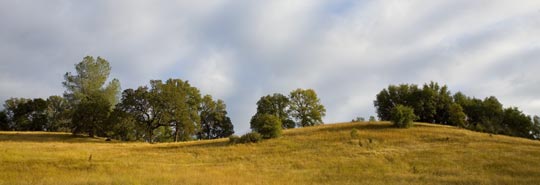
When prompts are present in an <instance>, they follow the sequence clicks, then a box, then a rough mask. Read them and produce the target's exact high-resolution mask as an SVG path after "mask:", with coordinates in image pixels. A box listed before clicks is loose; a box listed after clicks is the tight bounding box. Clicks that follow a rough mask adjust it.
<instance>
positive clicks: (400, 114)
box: [391, 105, 417, 128]
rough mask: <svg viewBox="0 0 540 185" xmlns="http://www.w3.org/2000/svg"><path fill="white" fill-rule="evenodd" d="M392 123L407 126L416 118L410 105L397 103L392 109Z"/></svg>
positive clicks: (401, 126)
mask: <svg viewBox="0 0 540 185" xmlns="http://www.w3.org/2000/svg"><path fill="white" fill-rule="evenodd" d="M391 116H392V119H391V121H392V123H393V124H394V126H396V127H398V128H409V127H411V126H412V124H413V121H414V120H415V119H416V118H417V117H416V115H414V110H413V108H411V107H407V106H403V105H397V106H395V107H394V108H393V109H392V115H391Z"/></svg>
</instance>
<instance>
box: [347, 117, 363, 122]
mask: <svg viewBox="0 0 540 185" xmlns="http://www.w3.org/2000/svg"><path fill="white" fill-rule="evenodd" d="M364 121H366V118H364V117H356V118H354V119H353V120H351V122H364Z"/></svg>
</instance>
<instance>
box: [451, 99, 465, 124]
mask: <svg viewBox="0 0 540 185" xmlns="http://www.w3.org/2000/svg"><path fill="white" fill-rule="evenodd" d="M448 111H449V112H448V114H449V115H450V117H449V121H450V124H451V125H457V126H459V127H462V128H467V127H468V126H469V125H468V124H467V120H466V119H467V115H465V113H464V112H463V108H462V107H461V105H459V104H457V103H453V104H452V105H450V108H449V110H448Z"/></svg>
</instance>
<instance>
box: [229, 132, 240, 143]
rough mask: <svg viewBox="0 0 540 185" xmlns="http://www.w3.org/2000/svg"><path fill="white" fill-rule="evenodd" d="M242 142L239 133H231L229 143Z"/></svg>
mask: <svg viewBox="0 0 540 185" xmlns="http://www.w3.org/2000/svg"><path fill="white" fill-rule="evenodd" d="M237 143H240V136H238V135H234V134H233V135H230V136H229V144H237Z"/></svg>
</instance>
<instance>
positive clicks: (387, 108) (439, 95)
mask: <svg viewBox="0 0 540 185" xmlns="http://www.w3.org/2000/svg"><path fill="white" fill-rule="evenodd" d="M452 103H453V101H452V96H451V94H450V91H448V87H447V86H446V85H443V86H440V85H439V84H438V83H436V82H430V83H428V84H424V86H423V87H422V89H420V88H418V86H417V85H414V84H400V85H398V86H395V85H390V86H388V88H386V89H383V90H382V91H381V92H380V93H379V94H377V96H376V100H375V101H374V105H375V108H376V110H377V114H378V116H379V118H380V119H381V120H389V119H391V111H392V109H393V108H394V107H395V106H396V105H398V104H401V105H405V106H409V107H411V108H413V109H414V112H415V114H416V115H417V116H418V121H421V122H429V123H438V124H449V116H450V115H449V109H450V106H451V105H452Z"/></svg>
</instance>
